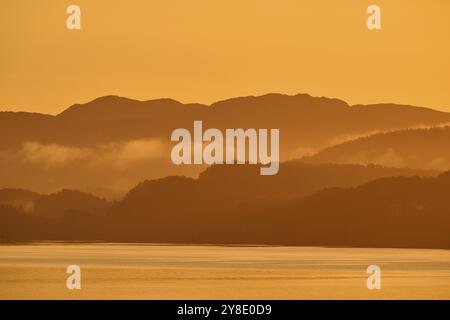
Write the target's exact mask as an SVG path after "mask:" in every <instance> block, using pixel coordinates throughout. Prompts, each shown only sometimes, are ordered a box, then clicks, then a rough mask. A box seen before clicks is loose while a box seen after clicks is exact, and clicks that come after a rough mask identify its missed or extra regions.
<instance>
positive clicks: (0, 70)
mask: <svg viewBox="0 0 450 320" xmlns="http://www.w3.org/2000/svg"><path fill="white" fill-rule="evenodd" d="M373 3H374V4H378V5H379V6H380V7H381V9H382V30H381V31H369V30H368V29H367V28H366V19H367V14H366V9H367V6H368V5H370V4H373ZM70 4H77V5H79V6H80V7H81V14H82V29H81V30H79V31H77V30H75V31H70V30H68V29H67V28H66V19H67V17H68V14H67V13H66V8H67V7H68V6H69V5H70ZM449 14H450V1H448V0H371V1H365V0H342V1H331V0H304V1H302V0H271V1H268V0H120V1H119V0H114V1H111V0H72V1H66V0H39V1H36V0H1V1H0V15H1V16H0V37H1V50H0V88H1V91H0V110H22V111H33V112H42V113H52V114H55V113H58V112H60V111H62V110H63V109H65V108H66V107H68V106H69V105H72V104H74V103H83V102H87V101H89V100H92V99H94V98H96V97H99V96H103V95H108V94H116V95H121V96H126V97H130V98H136V99H143V100H145V99H153V98H160V97H171V98H174V99H177V100H180V101H182V102H201V103H210V102H213V101H216V100H220V99H225V98H229V97H234V96H242V95H259V94H264V93H269V92H281V93H289V94H294V93H299V92H302V93H310V94H312V95H318V96H329V97H338V98H342V99H344V100H346V101H348V102H349V103H352V104H356V103H376V102H396V103H406V104H415V105H423V106H430V107H433V108H438V109H442V110H447V111H450V19H449V18H448V16H449Z"/></svg>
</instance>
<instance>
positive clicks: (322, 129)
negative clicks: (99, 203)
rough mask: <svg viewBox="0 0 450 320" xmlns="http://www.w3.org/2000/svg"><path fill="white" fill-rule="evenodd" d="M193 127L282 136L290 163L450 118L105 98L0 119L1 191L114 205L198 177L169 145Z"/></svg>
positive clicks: (336, 105)
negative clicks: (144, 189)
mask: <svg viewBox="0 0 450 320" xmlns="http://www.w3.org/2000/svg"><path fill="white" fill-rule="evenodd" d="M194 120H203V123H204V126H205V129H207V128H211V127H213V128H219V129H225V128H280V132H281V156H282V159H283V160H288V159H293V158H299V157H301V156H304V155H309V154H311V153H313V152H315V151H318V150H320V149H321V148H324V147H328V146H330V145H334V144H336V143H338V142H342V141H344V140H349V139H353V138H357V137H359V136H361V135H367V134H372V133H376V132H380V131H386V130H395V129H404V128H410V127H416V126H434V125H441V124H443V123H448V122H450V114H449V113H445V112H439V111H435V110H432V109H427V108H419V107H413V106H404V105H395V104H380V105H367V106H361V105H358V106H349V105H348V104H347V103H346V102H344V101H342V100H338V99H329V98H324V97H321V98H317V97H311V96H309V95H307V94H298V95H294V96H288V95H282V94H267V95H264V96H259V97H241V98H233V99H229V100H225V101H221V102H217V103H214V104H212V105H210V106H206V105H201V104H182V103H180V102H177V101H175V100H172V99H159V100H150V101H137V100H132V99H127V98H121V97H117V96H106V97H101V98H98V99H95V100H93V101H91V102H89V103H86V104H76V105H73V106H71V107H69V108H68V109H67V110H65V111H64V112H62V113H61V114H59V115H57V116H49V115H41V114H30V113H14V112H0V166H1V167H2V168H4V170H1V171H0V188H1V187H5V188H6V187H8V188H25V189H33V190H36V191H39V192H43V193H49V192H55V191H57V190H60V189H62V188H70V189H79V190H83V191H86V192H89V193H95V194H99V195H102V196H107V197H109V198H114V197H118V196H120V195H121V194H122V193H123V192H125V191H126V190H128V189H130V188H131V187H132V186H133V185H135V184H137V183H138V182H139V181H142V180H143V179H145V178H147V179H154V178H161V177H164V176H168V175H186V176H191V177H195V176H196V175H198V174H199V173H200V172H201V171H203V170H204V167H202V166H181V167H177V166H174V165H173V164H172V163H171V161H170V149H171V146H172V145H173V144H172V143H170V141H169V137H170V133H171V132H172V131H173V130H174V129H176V128H188V129H191V128H192V124H193V121H194ZM418 152H420V151H418Z"/></svg>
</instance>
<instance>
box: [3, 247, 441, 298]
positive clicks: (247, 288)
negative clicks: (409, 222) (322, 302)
mask: <svg viewBox="0 0 450 320" xmlns="http://www.w3.org/2000/svg"><path fill="white" fill-rule="evenodd" d="M74 264H75V265H79V266H80V267H81V286H82V288H81V290H68V289H67V288H66V279H67V277H68V274H66V268H67V266H68V265H74ZM373 264H375V265H378V266H380V268H381V276H382V277H381V285H382V289H381V290H368V289H367V286H366V281H367V277H368V274H367V273H366V269H367V267H368V266H369V265H373ZM0 298H2V299H20V298H22V299H112V298H113V299H219V298H220V299H398V298H400V299H417V298H423V299H450V251H448V250H416V249H359V248H303V247H252V246H246V247H234V246H171V245H135V244H58V243H53V244H52V243H46V244H31V245H2V246H0Z"/></svg>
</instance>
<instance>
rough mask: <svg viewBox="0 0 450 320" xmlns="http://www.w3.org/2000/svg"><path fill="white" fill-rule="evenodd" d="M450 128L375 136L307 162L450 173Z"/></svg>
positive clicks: (347, 144) (400, 131)
mask: <svg viewBox="0 0 450 320" xmlns="http://www.w3.org/2000/svg"><path fill="white" fill-rule="evenodd" d="M449 146H450V127H442V128H431V129H414V130H412V129H410V130H399V131H394V132H388V133H382V134H381V133H380V134H375V135H372V136H369V137H365V138H360V139H356V140H353V141H349V142H345V143H342V144H339V145H336V146H333V147H330V148H326V149H324V150H322V151H320V152H318V153H317V154H316V155H314V156H311V157H306V158H304V159H303V160H305V161H308V162H313V163H329V162H333V163H359V164H370V163H373V164H379V165H383V166H394V167H410V168H422V169H434V170H442V171H445V170H449V169H450V148H449Z"/></svg>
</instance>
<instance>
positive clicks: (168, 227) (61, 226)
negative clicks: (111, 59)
mask: <svg viewBox="0 0 450 320" xmlns="http://www.w3.org/2000/svg"><path fill="white" fill-rule="evenodd" d="M291 165H292V166H293V168H294V169H292V171H291V174H286V176H284V177H283V176H281V177H280V178H279V179H281V180H282V181H283V182H284V183H285V184H286V185H285V188H284V189H283V190H286V192H285V193H284V192H281V191H280V190H279V188H283V184H281V183H278V184H277V181H272V183H267V184H264V183H261V182H260V181H261V180H260V176H259V174H258V171H257V170H254V168H253V167H250V168H247V170H248V171H247V170H246V169H245V168H246V166H244V167H242V168H239V167H217V168H216V167H214V168H211V169H209V170H207V171H206V172H205V173H204V174H203V175H202V176H201V177H200V179H191V178H186V177H167V178H163V179H159V180H151V181H145V182H143V183H141V184H139V185H138V186H137V187H135V188H134V189H133V190H131V191H130V192H129V193H128V194H127V195H126V197H125V198H124V199H123V200H121V201H118V202H116V203H114V204H113V205H112V206H111V207H110V208H109V209H108V210H107V212H106V214H105V215H98V214H95V213H92V212H83V210H80V209H79V210H71V208H70V206H69V207H66V210H65V212H64V214H63V215H62V216H58V217H49V215H45V214H43V215H42V214H39V215H36V214H28V213H25V212H23V211H21V210H18V209H14V208H12V207H2V208H0V235H1V237H2V238H3V239H4V240H8V241H20V240H102V241H116V242H156V243H198V244H210V243H218V244H271V245H299V246H368V247H430V248H450V237H449V234H450V198H449V197H448V189H449V187H450V174H449V173H445V174H442V175H440V176H437V177H425V176H426V175H427V174H425V173H424V172H422V177H419V176H411V175H410V174H411V173H413V171H410V172H409V173H408V172H406V171H405V172H403V173H402V172H400V171H397V172H396V171H395V170H397V169H383V168H380V167H374V166H371V167H368V168H365V167H360V166H311V165H305V164H302V163H296V162H293V163H292V164H291ZM229 169H230V170H229ZM233 170H237V171H236V172H239V174H238V175H237V174H236V172H233ZM314 170H316V173H315V174H312V173H311V172H314ZM383 170H387V171H385V172H383ZM389 170H392V171H389ZM302 171H303V173H302ZM252 172H253V174H252ZM367 172H371V174H369V175H368V174H367ZM364 173H365V174H364ZM388 173H389V174H390V175H392V176H393V177H387V176H389V175H388ZM224 175H228V176H229V179H228V180H226V179H223V177H224ZM321 175H322V178H320V177H321ZM383 175H384V176H385V177H387V178H381V179H377V180H375V181H372V182H369V183H366V181H365V180H366V179H368V178H369V177H372V178H373V177H375V176H378V178H379V177H380V176H383ZM400 175H404V176H403V177H402V176H400ZM405 175H406V176H405ZM237 176H239V177H243V178H242V179H241V180H239V181H233V177H237ZM314 177H316V178H317V179H314ZM325 177H328V180H327V179H326V178H325ZM349 177H350V178H351V179H350V178H349ZM297 179H300V180H301V179H303V182H304V185H306V186H307V185H308V184H309V185H310V188H309V189H308V188H305V187H304V188H303V189H301V188H300V187H299V186H300V185H301V184H300V183H299V182H297ZM321 179H323V181H328V183H329V184H330V183H334V185H333V186H334V187H333V188H327V189H324V188H325V187H326V186H320V185H319V182H318V181H321ZM311 181H314V183H313V184H311ZM358 181H359V182H360V183H364V184H362V185H360V186H357V184H358ZM352 184H354V185H353V186H349V185H352ZM320 189H324V190H322V191H318V190H320ZM295 190H298V195H297V196H296V191H295Z"/></svg>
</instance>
